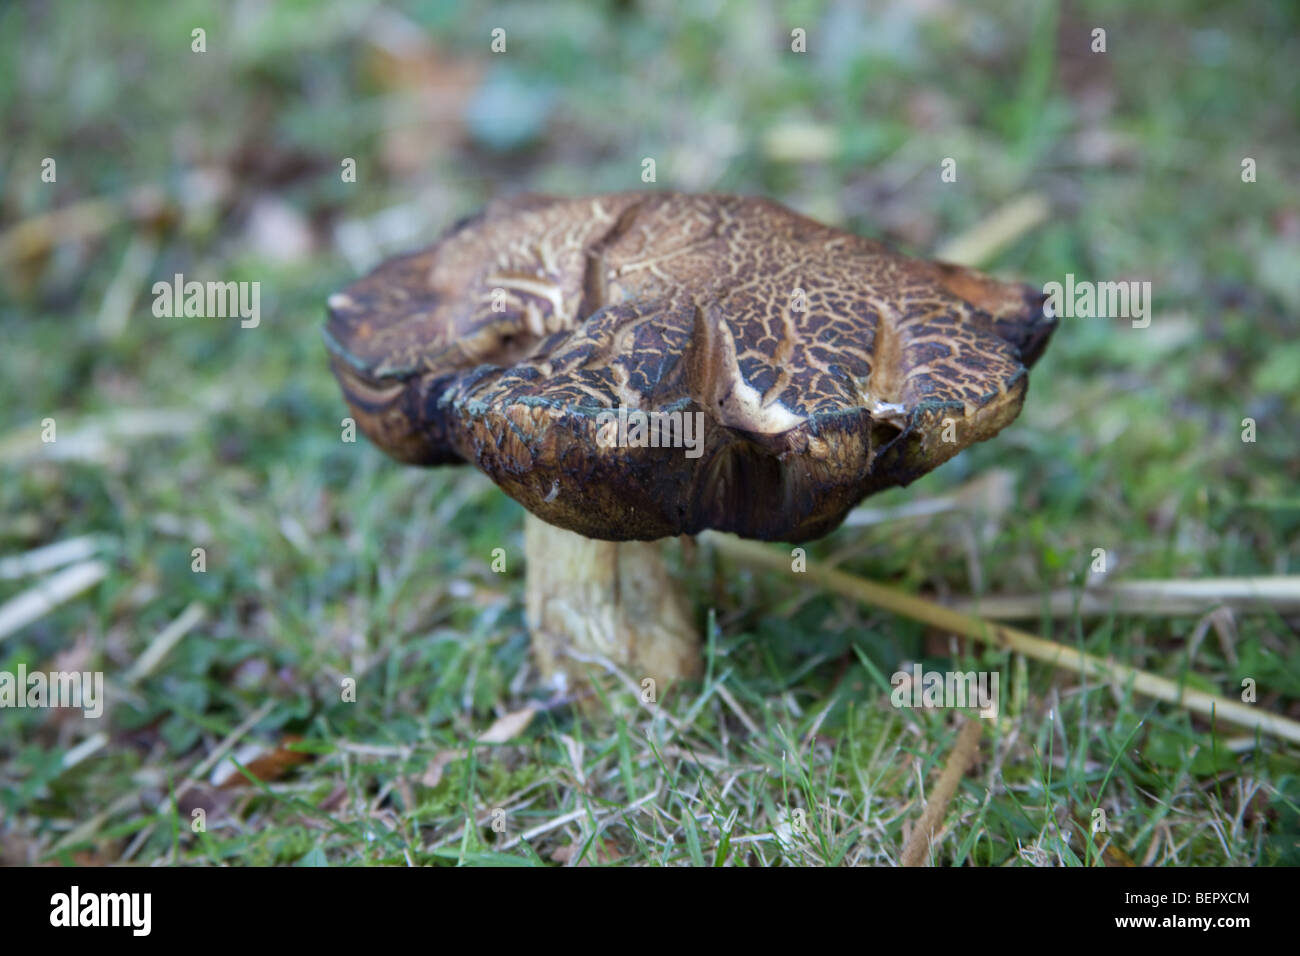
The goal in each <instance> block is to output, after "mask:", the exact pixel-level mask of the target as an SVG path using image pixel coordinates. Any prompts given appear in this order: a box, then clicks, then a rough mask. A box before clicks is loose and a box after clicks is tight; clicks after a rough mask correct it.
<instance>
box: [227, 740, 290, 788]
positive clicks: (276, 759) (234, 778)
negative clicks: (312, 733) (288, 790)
mask: <svg viewBox="0 0 1300 956" xmlns="http://www.w3.org/2000/svg"><path fill="white" fill-rule="evenodd" d="M300 740H302V738H301V737H298V736H294V735H286V736H285V737H283V738H282V740H281V742H280V744H279V746H276V747H274V748H268V747H267V746H266V745H264V744H247V745H245V746H244V747H241V748H240V749H239V750H238V751H237V752H236V753H235V756H234V760H231V759H230V758H227V759H225V760H223V761H221V763H219V764H217V766H216V768H215V769H214V770H213V771H212V776H211V777H209V778H208V780H209V782H210V783H211V784H212V785H213V786H215V787H218V788H219V789H222V790H225V789H229V788H231V787H244V786H248V782H249V781H248V777H246V776H244V774H242V773H240V772H239V768H238V767H236V766H235V763H234V761H235V760H237V761H238V762H239V763H240V764H241V765H243V767H244V769H245V770H246V771H247V772H248V773H250V774H252V775H253V776H254V777H256V778H257V779H258V780H261V781H263V782H269V781H272V780H278V779H280V778H281V777H283V776H284V775H285V774H286V773H288V772H289V771H290V770H291V769H292V768H294V767H296V766H298V764H301V763H306V762H307V761H308V760H310V759H311V755H310V754H306V753H303V752H302V751H299V750H289V749H288V747H287V746H286V745H287V744H292V743H297V742H298V741H300Z"/></svg>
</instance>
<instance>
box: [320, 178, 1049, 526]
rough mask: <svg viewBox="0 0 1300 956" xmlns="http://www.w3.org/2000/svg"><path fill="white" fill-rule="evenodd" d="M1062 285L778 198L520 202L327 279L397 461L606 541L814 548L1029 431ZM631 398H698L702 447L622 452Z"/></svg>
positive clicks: (667, 404)
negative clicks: (861, 514) (369, 268)
mask: <svg viewBox="0 0 1300 956" xmlns="http://www.w3.org/2000/svg"><path fill="white" fill-rule="evenodd" d="M1042 302H1043V296H1042V294H1041V293H1040V292H1038V290H1036V289H1033V288H1032V287H1030V286H1026V285H1020V284H1015V283H1006V282H1000V281H998V280H995V279H992V278H989V277H987V276H984V275H982V274H980V273H977V272H975V271H973V270H969V269H965V268H963V267H960V266H952V265H947V264H943V263H936V262H930V261H927V260H922V259H913V258H909V257H907V256H903V255H900V254H899V253H896V252H894V251H892V250H891V249H889V248H888V247H886V246H884V245H882V244H880V243H878V242H875V241H872V240H869V239H863V238H860V237H858V236H854V235H852V234H849V233H845V232H841V231H839V230H836V229H831V228H829V227H826V226H823V225H820V224H819V223H816V222H814V221H812V220H810V219H807V218H805V217H803V216H800V215H798V214H796V213H794V212H791V211H790V210H788V209H786V208H785V207H783V206H780V205H778V204H776V203H774V202H771V201H768V200H765V199H756V198H744V197H736V196H720V195H711V194H705V195H688V194H680V193H619V194H613V195H605V196H596V197H589V198H583V199H552V198H547V197H539V196H522V197H517V198H514V199H509V200H504V201H499V202H496V203H493V204H492V205H490V206H488V208H487V209H486V210H485V211H484V212H482V213H480V214H479V215H478V216H475V217H471V218H470V219H468V220H463V221H462V222H460V223H458V224H456V225H455V226H453V227H452V228H451V230H449V231H448V232H447V233H446V234H445V235H444V236H443V237H442V238H441V239H439V240H438V241H437V242H435V243H434V244H433V245H432V246H430V247H428V248H427V249H424V250H422V251H420V252H417V253H415V254H413V255H409V256H403V257H400V258H396V259H392V260H389V261H388V262H386V263H384V264H383V265H381V266H379V267H378V268H377V269H375V270H374V271H373V272H371V273H370V274H369V275H367V276H365V277H364V278H362V279H360V280H358V281H357V282H355V283H353V284H352V285H351V286H349V287H348V288H346V289H345V290H343V291H342V292H340V293H337V294H335V295H333V296H331V297H330V300H329V314H330V317H329V322H328V324H327V327H326V332H325V338H326V344H327V345H328V347H329V350H330V352H331V360H332V365H333V368H334V372H335V374H336V376H337V377H338V379H339V382H340V384H341V386H342V388H343V392H344V395H345V397H346V398H347V401H348V404H349V406H350V407H351V409H352V412H353V415H354V417H355V418H356V421H357V424H358V425H359V427H360V428H361V429H362V431H364V432H365V433H366V434H367V435H368V436H369V437H370V438H371V440H373V441H374V442H375V443H376V444H378V445H379V446H380V447H381V448H383V449H384V450H385V451H386V452H388V453H389V454H390V455H392V456H394V457H395V458H398V459H399V460H402V461H406V462H411V463H415V464H426V465H432V464H445V463H455V462H471V463H473V464H475V465H477V466H478V467H479V468H480V469H481V470H482V471H483V472H484V473H486V474H487V475H488V476H489V477H490V478H492V479H493V480H494V481H495V482H496V483H497V484H498V485H500V486H501V487H502V488H503V489H504V490H505V491H506V492H507V493H508V494H509V495H510V496H511V497H513V498H515V499H516V500H517V501H519V502H520V503H521V504H523V505H524V507H526V508H528V509H529V510H530V511H532V512H533V513H534V514H536V515H537V516H538V517H540V518H542V519H543V520H545V521H549V522H551V523H552V524H555V525H558V526H560V527H562V528H568V529H569V530H572V531H576V532H578V533H580V534H583V535H586V536H588V537H592V538H603V539H608V540H633V539H640V540H649V539H654V538H660V537H664V536H667V535H675V534H695V533H697V532H699V531H703V530H705V529H707V528H715V529H718V530H721V531H733V532H736V533H737V534H740V535H743V536H745V537H751V538H761V539H766V540H782V541H801V540H807V539H810V538H816V537H819V536H821V535H823V534H825V533H827V532H828V531H831V530H833V529H834V528H835V527H836V526H837V525H838V524H839V523H840V522H841V521H843V519H844V516H845V515H846V514H847V513H848V511H849V509H850V508H852V507H853V506H854V505H856V504H857V503H858V502H859V501H860V500H861V499H862V498H863V497H865V496H866V495H868V494H871V493H872V492H875V491H878V490H880V489H882V488H886V487H890V486H893V485H901V484H907V483H909V482H911V481H912V480H914V479H916V478H918V477H920V476H921V475H923V474H925V473H926V472H928V471H930V470H931V469H933V468H935V467H936V466H938V465H939V464H941V463H942V462H944V461H946V460H947V459H949V458H951V457H952V456H953V455H955V454H957V452H959V451H961V450H962V449H963V448H965V447H967V446H968V445H970V444H972V443H973V442H977V441H982V440H984V439H987V438H990V437H992V436H993V435H994V434H996V433H997V432H998V431H999V430H1000V429H1002V428H1003V427H1004V426H1005V425H1007V424H1008V423H1009V422H1011V421H1012V420H1013V419H1014V418H1015V417H1016V415H1017V414H1018V413H1019V411H1020V407H1021V405H1022V403H1023V402H1024V397H1025V390H1026V387H1027V375H1026V369H1027V367H1028V366H1029V365H1032V364H1033V362H1034V361H1035V360H1036V359H1037V358H1038V356H1039V355H1040V354H1041V352H1042V350H1043V349H1044V348H1045V346H1046V344H1047V340H1048V338H1049V337H1050V335H1051V332H1052V329H1053V328H1054V321H1053V320H1051V319H1048V318H1045V317H1044V316H1043V311H1042ZM620 407H622V408H624V409H626V410H628V412H629V413H631V412H635V411H640V412H645V413H651V412H660V413H665V417H661V418H659V419H658V422H657V423H656V424H661V425H662V426H664V427H666V428H672V429H678V428H679V427H680V423H681V422H682V421H683V419H682V416H685V415H689V416H690V419H689V423H690V424H691V425H694V424H695V423H697V422H698V423H699V424H700V425H701V426H702V427H701V428H700V430H699V431H698V432H697V431H694V430H692V431H691V432H686V433H683V432H681V431H680V430H673V431H671V432H670V434H671V435H673V436H675V437H677V438H679V439H680V438H685V439H688V440H698V441H699V446H698V449H697V451H698V456H694V451H693V452H692V454H688V453H687V452H688V451H689V450H690V449H687V448H683V447H654V446H649V445H647V446H644V447H640V446H636V445H635V442H636V441H637V440H638V438H641V439H644V437H645V436H644V434H642V435H638V433H637V432H636V431H635V427H633V429H631V430H629V432H627V433H625V436H626V438H627V439H628V441H627V442H626V443H625V444H624V445H623V446H620V444H619V442H618V441H617V438H618V432H617V430H616V429H614V427H613V426H612V425H611V416H610V415H608V414H605V415H603V416H602V413H608V412H611V411H612V412H617V411H618V410H619V408H620ZM673 414H676V415H677V417H676V418H672V417H670V416H672V415H673ZM697 415H698V417H697ZM636 420H637V416H636V415H631V416H630V418H629V419H628V421H629V423H632V422H635V421H636ZM687 443H688V444H689V441H688V442H687Z"/></svg>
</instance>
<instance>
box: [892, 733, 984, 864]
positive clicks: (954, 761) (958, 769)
mask: <svg viewBox="0 0 1300 956" xmlns="http://www.w3.org/2000/svg"><path fill="white" fill-rule="evenodd" d="M981 719H982V718H980V717H967V718H966V723H965V724H964V725H963V726H962V728H961V733H959V734H958V735H957V742H956V743H955V744H953V748H952V753H950V754H948V762H947V763H945V764H944V765H943V773H941V774H939V782H938V783H936V784H935V786H934V790H932V791H931V792H930V799H929V801H928V802H927V803H926V805H925V810H924V811H923V812H922V813H921V819H919V820H917V821H916V828H915V829H913V830H912V835H911V836H910V837H908V838H907V843H906V844H904V846H903V855H902V856H901V857H900V858H899V863H900V864H901V865H902V866H923V865H924V864H925V861H926V860H927V859H928V858H929V856H930V841H931V840H932V839H934V834H935V833H936V832H937V831H938V829H939V825H940V824H941V823H943V815H944V814H945V813H946V812H947V810H948V804H949V803H951V802H952V798H953V794H955V793H956V792H957V784H959V783H961V778H962V777H964V776H966V771H967V770H969V769H970V765H971V764H972V763H973V762H974V760H975V754H976V752H977V751H978V750H979V742H980V733H981V731H983V729H984V727H983V725H982V724H981V723H980V720H981Z"/></svg>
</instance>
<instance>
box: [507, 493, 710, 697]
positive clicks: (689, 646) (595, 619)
mask: <svg viewBox="0 0 1300 956" xmlns="http://www.w3.org/2000/svg"><path fill="white" fill-rule="evenodd" d="M524 551H525V557H526V560H527V562H528V565H527V571H526V585H525V586H526V590H527V612H528V628H529V630H530V631H531V632H532V641H533V653H534V657H535V659H536V661H537V664H538V666H539V667H540V668H541V672H542V675H543V677H545V678H547V679H549V680H553V681H557V682H560V681H563V682H564V683H565V685H566V686H568V687H574V686H578V685H580V684H582V683H585V682H586V673H587V671H588V669H589V668H590V664H588V663H584V662H583V661H582V658H583V657H601V658H605V659H606V660H608V661H610V662H611V663H613V664H614V665H616V666H617V667H618V668H619V669H620V670H622V671H623V672H624V673H626V674H627V675H628V676H629V677H632V678H633V679H635V680H636V681H637V682H638V683H640V682H641V681H643V680H645V679H646V678H652V679H653V680H654V681H655V685H656V687H659V686H662V685H664V684H667V683H669V682H671V681H674V680H676V679H678V678H683V677H693V676H696V675H697V674H698V673H699V672H700V669H701V658H700V636H699V631H698V630H697V629H696V627H695V625H694V623H693V622H692V620H691V616H690V614H689V613H688V611H687V605H686V602H685V601H684V600H683V598H682V596H681V594H680V593H679V591H678V589H677V586H676V584H675V583H674V582H673V580H672V578H671V576H670V575H669V573H668V568H667V566H666V565H665V564H664V559H663V550H662V546H661V544H660V543H659V542H657V541H656V542H649V541H596V540H594V539H592V538H584V537H583V536H582V535H579V534H575V533H573V532H572V531H565V530H563V529H562V528H557V527H555V526H554V525H551V524H547V523H546V522H545V521H542V520H541V519H540V518H537V517H534V516H533V515H532V514H531V513H529V514H527V515H525V517H524Z"/></svg>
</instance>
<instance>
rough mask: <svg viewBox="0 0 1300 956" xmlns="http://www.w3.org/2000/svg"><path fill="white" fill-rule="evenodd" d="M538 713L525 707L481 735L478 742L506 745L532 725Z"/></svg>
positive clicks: (508, 715)
mask: <svg viewBox="0 0 1300 956" xmlns="http://www.w3.org/2000/svg"><path fill="white" fill-rule="evenodd" d="M536 713H537V711H536V710H535V709H533V708H532V707H525V708H524V709H523V710H517V711H515V712H514V713H513V714H506V715H505V716H504V717H500V718H498V719H497V721H496V722H495V723H494V724H493V725H492V726H491V727H489V728H488V729H487V730H485V731H483V733H482V734H480V735H479V738H478V742H479V743H481V744H504V743H506V742H507V741H510V740H514V739H515V738H516V737H518V736H519V735H520V734H522V733H523V732H524V729H525V728H526V727H527V726H528V725H529V724H530V723H532V720H533V715H534V714H536Z"/></svg>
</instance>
